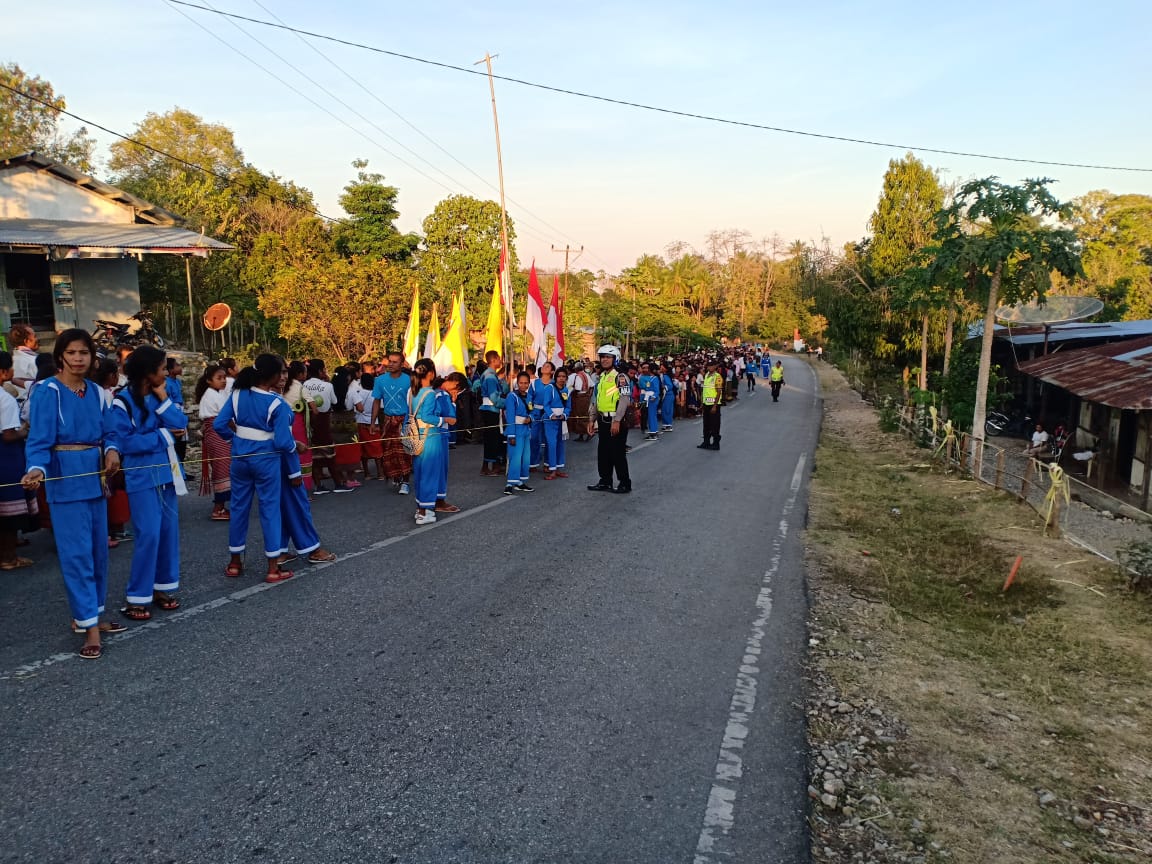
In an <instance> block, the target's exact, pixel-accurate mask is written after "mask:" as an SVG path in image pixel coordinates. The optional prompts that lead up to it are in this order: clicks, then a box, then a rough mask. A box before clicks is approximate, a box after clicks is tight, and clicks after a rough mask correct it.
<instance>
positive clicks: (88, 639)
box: [21, 329, 125, 660]
mask: <svg viewBox="0 0 1152 864" xmlns="http://www.w3.org/2000/svg"><path fill="white" fill-rule="evenodd" d="M52 353H53V357H54V358H55V360H56V367H57V369H58V370H59V371H58V372H57V373H56V375H55V377H53V378H46V379H45V380H44V381H42V382H41V383H40V384H39V385H38V386H37V387H36V389H35V390H34V391H33V393H32V396H31V406H30V408H29V432H28V440H27V443H26V445H25V458H26V462H27V465H28V470H27V471H26V472H25V474H24V476H23V478H21V484H22V485H23V486H24V488H25V489H28V490H30V491H35V490H36V489H38V488H39V486H40V484H41V483H43V482H44V478H46V477H51V478H53V480H52V482H51V483H48V484H46V488H45V490H44V491H45V494H46V495H47V498H48V504H49V505H50V507H51V510H52V521H53V523H54V524H55V525H56V526H58V527H57V530H56V531H53V532H52V533H53V535H54V536H55V537H56V553H57V556H58V558H59V561H60V572H61V574H62V575H63V577H64V588H65V591H66V592H67V594H68V606H69V607H70V609H71V610H72V626H73V628H74V629H78V630H83V631H84V634H85V635H84V646H83V647H82V648H81V649H80V652H79V654H80V656H81V657H83V658H84V659H86V660H95V659H97V658H98V657H100V655H101V652H102V647H101V644H100V632H101V630H103V631H104V632H118V631H122V630H124V629H125V628H124V625H123V624H113V623H105V624H101V623H100V616H101V615H102V614H103V612H104V599H105V596H106V595H107V593H108V506H107V502H106V501H105V498H104V483H103V477H102V471H103V472H107V473H108V474H115V473H116V472H117V471H119V470H120V454H119V453H118V452H116V450H114V449H107V450H106V449H105V446H104V412H105V410H106V409H105V404H104V399H103V397H102V396H101V393H100V387H98V386H96V384H95V383H94V382H92V381H89V380H88V378H87V376H88V373H89V371H90V370H91V368H92V364H93V362H94V361H95V358H96V345H95V344H94V343H93V341H92V336H91V335H90V334H89V333H88V332H87V331H84V330H80V329H70V330H65V331H64V332H63V333H61V334H60V335H59V336H58V337H56V345H55V346H54V348H53V352H52ZM64 526H67V529H66V530H65V529H64Z"/></svg>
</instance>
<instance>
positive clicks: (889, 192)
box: [868, 153, 944, 390]
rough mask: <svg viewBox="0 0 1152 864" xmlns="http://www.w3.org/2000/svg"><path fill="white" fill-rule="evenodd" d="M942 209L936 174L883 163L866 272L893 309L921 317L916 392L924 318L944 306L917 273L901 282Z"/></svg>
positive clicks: (912, 162)
mask: <svg viewBox="0 0 1152 864" xmlns="http://www.w3.org/2000/svg"><path fill="white" fill-rule="evenodd" d="M943 206H944V187H943V186H941V185H940V180H939V178H938V177H937V175H936V172H935V171H933V170H932V169H931V168H929V167H928V166H927V165H925V164H924V163H923V162H921V161H920V160H919V159H917V158H916V157H915V156H913V155H912V154H911V153H909V154H907V155H905V156H904V158H903V159H893V160H891V161H890V162H889V163H888V170H887V171H886V172H885V173H884V186H883V191H882V192H881V193H880V200H879V201H878V202H877V204H876V210H875V211H874V212H873V213H872V218H871V219H870V220H869V222H868V225H869V227H870V228H871V229H872V242H871V244H870V245H869V246H868V257H869V262H868V263H869V267H870V269H871V272H872V273H873V275H874V276H875V278H876V280H877V282H878V283H879V284H880V285H881V286H883V287H884V288H885V289H886V290H887V291H889V292H890V293H891V294H893V295H894V297H893V299H894V303H893V305H894V307H896V308H897V309H901V308H902V309H907V310H909V311H913V312H915V313H917V314H918V317H919V318H920V324H921V328H920V377H919V385H920V389H921V390H926V389H928V324H929V318H930V316H931V314H932V311H933V310H934V309H937V308H939V307H940V306H941V305H943V298H942V296H941V293H940V292H939V291H936V290H935V289H934V285H933V283H932V281H931V280H927V281H926V280H924V279H923V278H919V275H918V274H917V275H916V276H913V277H911V278H906V274H907V272H908V271H909V270H910V269H911V268H913V267H914V266H915V265H916V264H917V263H918V260H917V256H918V255H919V253H920V250H921V249H923V248H924V247H925V246H927V245H928V244H929V243H930V242H931V241H932V233H933V228H934V227H935V222H934V221H933V220H934V218H935V216H936V213H937V212H938V211H939V210H940V208H941V207H943Z"/></svg>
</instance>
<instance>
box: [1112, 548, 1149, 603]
mask: <svg viewBox="0 0 1152 864" xmlns="http://www.w3.org/2000/svg"><path fill="white" fill-rule="evenodd" d="M1116 557H1117V558H1119V559H1120V568H1121V570H1122V571H1123V572H1124V575H1125V576H1127V577H1128V587H1129V588H1131V589H1132V590H1134V591H1144V592H1147V593H1152V542H1147V541H1145V542H1143V543H1131V544H1129V545H1128V546H1125V547H1124V548H1123V549H1121V550H1120V551H1119V553H1117V556H1116Z"/></svg>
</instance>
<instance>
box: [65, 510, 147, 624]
mask: <svg viewBox="0 0 1152 864" xmlns="http://www.w3.org/2000/svg"><path fill="white" fill-rule="evenodd" d="M52 524H53V525H54V526H55V527H56V530H55V531H54V532H52V533H53V534H55V535H56V555H57V557H58V558H59V559H60V573H61V575H63V577H64V590H65V591H66V592H67V594H68V607H69V608H70V609H71V610H72V620H73V621H74V622H75V623H76V626H77V627H94V626H96V624H97V623H99V621H100V613H102V612H103V611H104V598H105V597H106V596H107V594H108V502H107V501H106V500H105V499H104V498H94V499H92V500H89V501H53V502H52ZM148 599H149V600H151V599H152V598H151V597H149V598H148Z"/></svg>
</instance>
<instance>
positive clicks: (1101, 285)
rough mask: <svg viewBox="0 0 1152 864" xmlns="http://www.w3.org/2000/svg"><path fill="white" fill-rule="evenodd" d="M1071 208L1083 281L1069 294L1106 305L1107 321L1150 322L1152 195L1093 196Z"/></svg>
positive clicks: (1077, 283) (1081, 198)
mask: <svg viewBox="0 0 1152 864" xmlns="http://www.w3.org/2000/svg"><path fill="white" fill-rule="evenodd" d="M1073 207H1074V209H1073V216H1072V225H1073V227H1074V228H1075V229H1076V233H1077V235H1078V236H1079V237H1080V239H1081V241H1083V243H1084V278H1083V279H1077V280H1074V281H1073V282H1072V283H1071V286H1070V289H1071V290H1072V291H1073V292H1074V293H1077V294H1081V293H1083V294H1089V295H1094V296H1096V297H1098V298H1100V299H1101V300H1103V301H1104V304H1105V310H1104V313H1103V317H1104V319H1105V320H1115V319H1117V318H1127V319H1141V318H1150V317H1152V196H1148V195H1113V194H1112V193H1111V192H1105V191H1098V192H1089V193H1088V194H1087V195H1084V196H1082V197H1080V198H1077V199H1076V200H1075V201H1074V202H1073Z"/></svg>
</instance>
